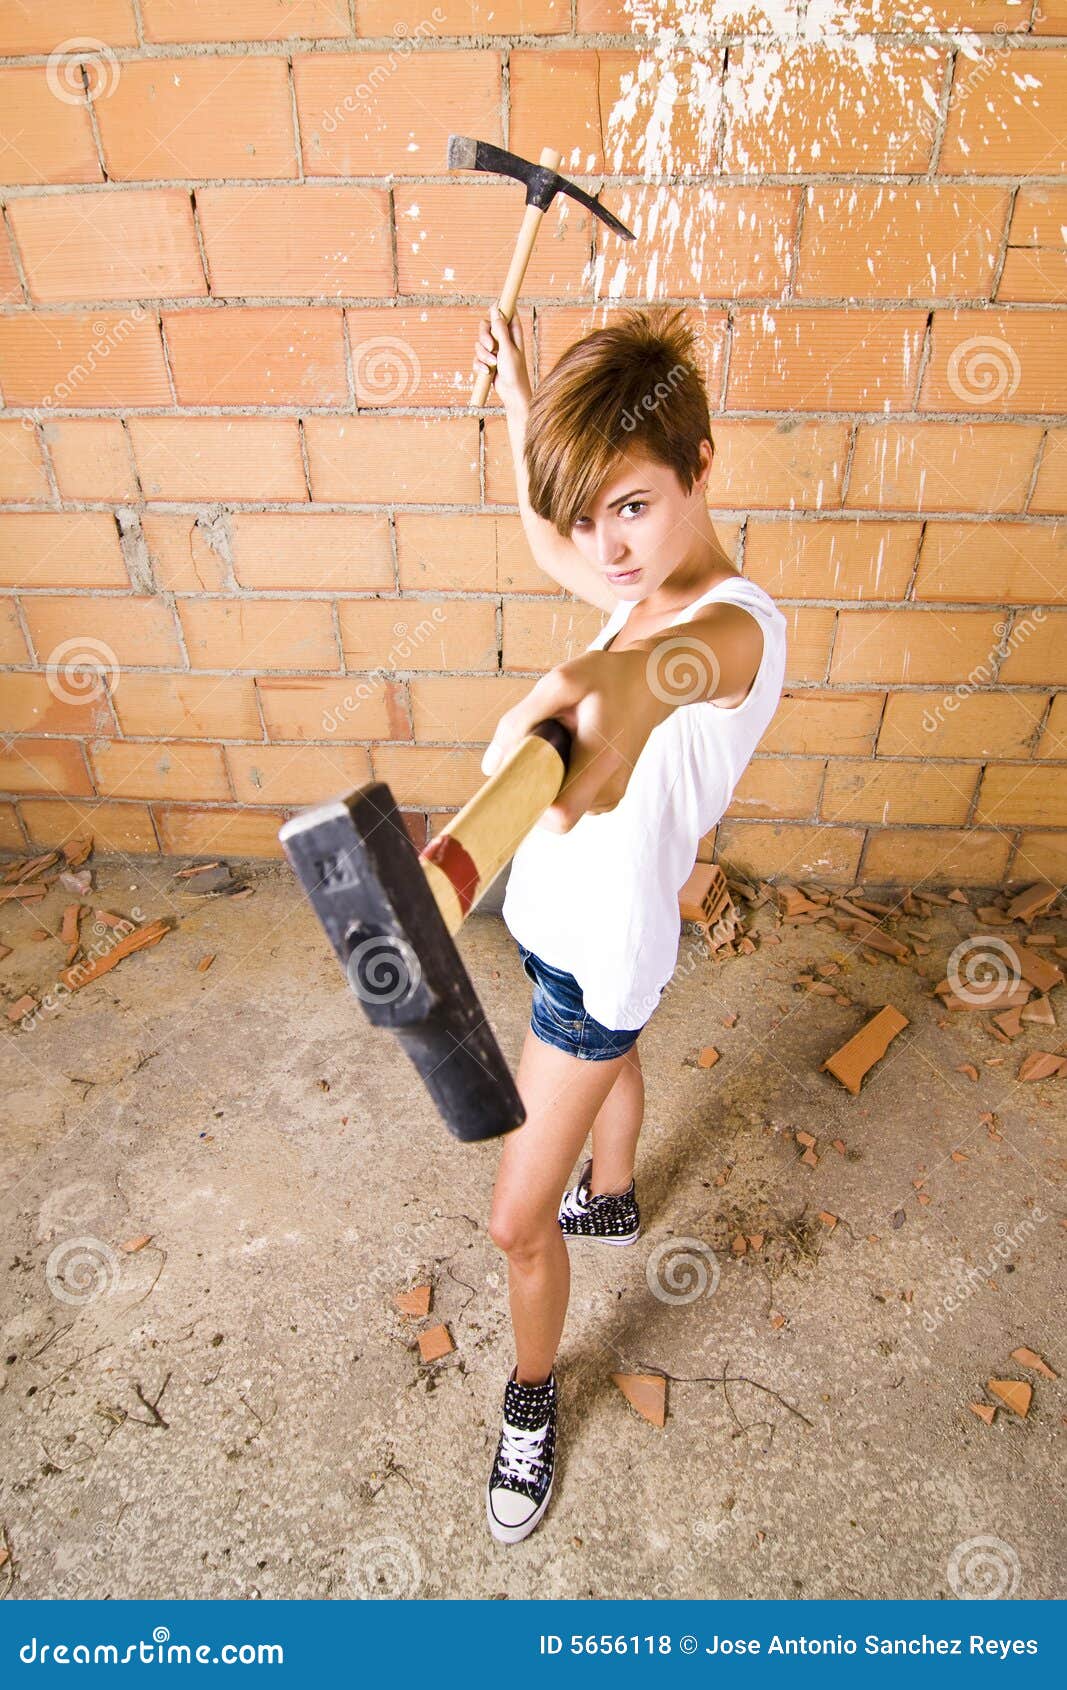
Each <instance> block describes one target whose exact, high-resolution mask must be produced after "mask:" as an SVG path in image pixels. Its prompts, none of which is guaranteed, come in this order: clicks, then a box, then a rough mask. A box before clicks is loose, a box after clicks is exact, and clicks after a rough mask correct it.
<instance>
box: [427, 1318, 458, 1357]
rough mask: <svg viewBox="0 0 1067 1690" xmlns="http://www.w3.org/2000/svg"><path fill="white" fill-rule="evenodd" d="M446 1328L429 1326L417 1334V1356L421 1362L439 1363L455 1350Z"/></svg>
mask: <svg viewBox="0 0 1067 1690" xmlns="http://www.w3.org/2000/svg"><path fill="white" fill-rule="evenodd" d="M455 1347H456V1346H455V1344H453V1342H452V1338H451V1335H450V1333H449V1330H448V1327H447V1326H431V1327H430V1330H429V1331H428V1332H420V1333H419V1354H420V1356H421V1357H422V1359H423V1361H439V1360H440V1358H441V1357H442V1356H446V1355H448V1354H449V1352H450V1351H451V1350H454V1349H455Z"/></svg>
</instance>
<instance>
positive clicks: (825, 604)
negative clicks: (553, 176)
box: [0, 0, 1067, 884]
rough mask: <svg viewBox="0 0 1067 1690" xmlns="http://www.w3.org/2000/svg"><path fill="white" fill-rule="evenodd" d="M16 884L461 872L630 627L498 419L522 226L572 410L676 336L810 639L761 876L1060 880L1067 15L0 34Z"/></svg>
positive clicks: (956, 10) (81, 9)
mask: <svg viewBox="0 0 1067 1690" xmlns="http://www.w3.org/2000/svg"><path fill="white" fill-rule="evenodd" d="M0 113H2V114H3V115H2V119H0V201H2V210H3V228H2V230H0V398H2V401H3V407H4V408H3V415H2V416H0V500H2V501H3V503H2V507H0V729H2V737H0V848H2V849H8V850H15V851H24V850H26V849H27V848H30V847H34V846H46V845H51V844H55V843H57V842H59V841H60V840H62V839H63V838H65V837H67V836H68V835H69V834H70V833H72V832H75V831H79V830H81V829H82V828H83V827H84V826H85V824H86V823H88V824H89V826H90V827H91V829H92V831H93V832H94V834H95V836H96V838H97V841H98V845H99V847H100V848H101V849H110V850H121V851H126V852H131V853H135V854H136V853H152V852H159V851H165V852H182V853H189V854H193V855H212V856H214V855H216V854H222V853H226V852H230V853H234V854H250V855H263V856H277V855H279V854H280V852H279V847H278V843H277V830H278V828H279V826H280V824H281V823H282V821H283V820H284V819H285V818H286V817H287V816H288V815H290V814H292V812H293V811H294V809H297V808H299V807H301V806H303V805H306V804H310V803H314V802H317V801H320V800H323V799H326V798H329V797H333V796H335V795H336V794H337V793H338V792H340V791H343V790H345V789H347V788H348V787H350V786H352V785H354V784H358V783H359V782H362V781H365V780H368V779H370V778H372V777H377V778H381V779H385V780H387V781H388V782H389V783H390V785H391V786H392V788H393V790H394V792H395V794H396V796H397V798H398V800H399V802H400V803H401V805H402V806H403V807H404V809H405V814H406V817H407V820H408V823H409V826H410V827H411V829H412V832H413V835H414V836H415V837H416V839H418V840H419V842H420V843H421V842H422V841H423V840H424V839H425V837H426V830H427V828H429V829H430V830H431V831H433V830H434V829H435V828H436V827H438V826H440V825H441V822H442V821H443V819H444V817H445V816H446V815H447V814H449V813H450V812H454V811H455V810H456V809H457V808H459V807H460V806H461V805H462V804H463V803H464V802H465V801H466V800H467V798H468V797H469V796H470V795H471V794H472V792H473V791H474V790H475V789H476V788H477V787H478V785H479V784H480V783H481V779H482V776H481V772H480V766H479V765H480V754H481V748H482V747H483V746H484V744H485V743H486V742H487V740H488V739H489V737H490V735H491V732H492V729H493V726H494V724H495V722H496V720H497V718H498V716H499V714H500V713H501V711H502V710H504V709H505V708H506V707H507V706H508V705H509V704H510V703H511V702H513V701H514V700H515V699H516V698H518V697H520V696H522V694H523V693H525V692H526V691H527V690H528V689H529V687H530V685H531V684H532V682H533V680H534V678H535V677H536V676H537V675H538V674H539V673H541V672H542V671H543V670H544V669H546V668H548V667H550V666H551V665H552V664H554V663H556V662H559V661H561V660H562V659H563V658H565V657H566V656H568V655H571V654H573V653H574V652H576V651H578V650H580V649H581V648H582V647H583V646H584V645H585V644H586V643H588V641H589V639H591V638H592V636H593V634H594V633H595V631H596V630H597V628H598V627H599V626H600V625H601V622H602V616H601V613H600V612H598V611H596V610H593V609H591V608H590V607H588V606H586V605H583V604H581V603H579V602H576V601H575V600H574V599H573V598H571V597H570V596H569V595H566V594H563V593H561V592H560V591H559V590H558V589H557V587H556V585H555V583H554V582H553V581H551V580H550V579H549V578H548V577H546V576H544V575H543V574H541V573H540V572H539V571H538V569H537V568H536V566H535V565H534V563H533V561H532V559H531V557H530V555H529V552H528V550H527V547H526V544H525V539H524V536H523V532H522V528H521V524H520V522H519V519H518V515H517V511H516V508H515V502H514V483H513V478H512V469H511V463H510V456H509V451H508V444H507V438H506V432H505V429H504V426H503V420H502V417H501V414H500V409H499V406H498V405H497V403H496V401H495V400H492V401H491V402H490V405H489V407H488V408H487V410H486V412H485V413H482V414H479V413H477V412H472V411H471V410H470V409H469V407H468V404H467V393H468V391H469V382H470V362H471V345H472V340H473V335H474V332H475V326H476V323H477V320H478V318H479V316H481V315H482V314H484V312H485V310H486V307H487V305H488V303H489V302H490V300H491V299H492V298H493V297H495V293H496V291H497V290H498V289H499V287H500V284H501V283H502V281H503V277H504V273H505V271H506V268H507V263H508V259H509V256H510V250H511V247H512V245H513V240H514V234H515V231H516V230H517V226H518V223H519V221H520V218H521V213H522V197H523V196H522V190H521V189H520V188H519V187H518V186H517V185H509V184H508V183H506V182H504V181H502V180H501V179H499V178H492V179H489V178H486V179H481V178H478V179H475V178H473V177H472V176H470V175H469V174H465V173H452V174H450V173H449V172H448V170H447V168H446V148H447V141H448V136H449V134H450V133H453V132H458V133H462V134H469V135H475V136H478V137H481V138H483V139H486V140H491V141H494V142H496V143H498V144H502V145H505V146H509V147H511V148H512V149H513V150H515V151H517V152H519V153H522V154H524V155H526V156H528V157H536V156H537V154H538V153H539V151H540V149H541V148H542V147H543V146H546V145H550V146H554V147H556V148H558V149H559V150H560V151H562V152H563V154H564V164H563V166H562V168H563V169H565V170H567V171H568V173H569V174H570V175H572V176H573V177H574V178H575V179H576V180H577V181H578V182H579V183H580V184H581V185H582V186H584V187H585V188H586V189H587V190H588V191H590V192H596V191H600V192H601V193H602V197H603V200H604V203H605V204H606V205H607V206H609V207H610V208H611V209H612V210H614V211H615V212H616V213H617V214H618V215H619V216H620V217H622V219H623V221H624V222H626V223H627V224H629V226H630V227H632V228H634V229H635V230H636V232H637V234H638V239H637V241H636V242H634V243H623V242H621V241H619V240H617V239H616V238H615V237H613V236H611V235H610V234H609V233H608V231H606V230H605V229H604V227H603V225H601V224H598V223H597V222H596V221H595V220H594V219H592V218H591V217H590V216H589V215H588V214H587V213H586V212H584V211H583V210H582V209H581V208H580V207H579V206H577V205H576V204H575V203H574V202H569V203H568V202H565V201H560V202H557V205H556V206H555V207H554V208H553V210H552V211H551V212H550V213H549V215H548V217H547V218H546V222H545V226H544V227H543V229H542V231H541V235H540V238H539V242H538V246H537V249H536V251H535V254H534V258H533V262H532V264H531V267H530V270H529V272H528V276H527V282H526V287H525V291H524V295H523V300H522V305H521V309H522V312H523V316H524V321H525V322H526V323H527V324H528V325H530V326H531V327H532V329H533V334H532V343H533V344H532V353H533V360H534V365H535V379H536V376H537V374H540V373H543V372H545V371H546V370H547V369H548V368H550V367H551V364H552V363H553V361H554V360H555V358H556V357H558V355H559V353H560V351H561V350H562V349H563V347H564V346H566V345H567V344H568V343H569V341H571V340H572V339H573V338H575V337H576V336H577V335H580V334H582V333H584V332H586V331H587V330H588V329H590V328H592V327H594V326H596V325H597V324H599V323H601V322H603V321H604V320H605V319H606V317H607V316H609V315H610V312H611V309H612V307H613V306H614V305H615V304H616V303H618V302H626V303H632V302H638V303H643V302H647V301H649V300H652V299H670V300H677V301H680V302H683V303H685V304H686V305H687V306H688V307H689V312H690V317H691V320H692V321H693V323H694V325H695V326H696V327H697V329H698V331H699V340H700V349H701V358H702V360H703V367H704V370H705V375H706V379H707V383H708V391H709V395H710V398H711V403H712V410H713V416H714V422H715V431H714V432H715V445H716V449H717V458H716V464H715V468H714V471H713V484H712V490H711V494H710V502H711V505H712V507H713V510H714V513H715V515H716V519H717V521H718V522H719V525H720V532H721V535H722V538H723V540H724V543H725V544H726V545H727V547H728V548H729V549H730V550H731V551H732V553H733V555H734V556H735V558H736V561H737V563H738V566H739V567H740V568H742V569H743V570H744V572H745V573H746V574H748V575H750V576H751V577H752V578H753V579H754V580H757V581H759V582H760V583H762V584H763V585H765V586H766V587H767V588H768V589H769V590H770V591H771V592H772V593H773V594H774V595H775V596H776V597H777V598H778V600H779V601H780V602H781V603H782V606H783V609H784V610H785V611H786V614H787V616H788V619H789V623H790V630H791V644H790V663H789V673H788V683H787V693H786V696H785V698H784V700H783V703H782V706H781V708H780V710H779V713H778V716H777V718H776V720H775V722H774V723H773V725H772V727H771V729H770V732H769V734H768V735H767V738H766V739H765V741H764V743H763V746H762V748H761V751H760V753H759V754H758V756H757V757H756V759H755V760H754V762H753V763H752V765H751V767H750V768H749V770H748V772H747V773H746V775H745V777H744V779H743V781H742V783H741V786H740V788H739V790H738V792H737V794H736V797H735V800H734V803H733V805H732V807H731V810H730V812H729V814H728V816H727V817H726V818H725V819H724V821H723V822H722V824H721V825H720V827H719V829H718V833H717V837H716V838H715V839H714V840H712V839H710V838H709V839H708V840H706V841H705V843H704V846H703V848H702V854H708V855H710V854H711V852H712V850H713V849H714V850H716V851H717V852H718V853H719V854H720V855H721V856H723V857H724V858H725V859H726V860H727V861H728V862H730V863H732V864H734V865H736V866H737V867H739V868H743V869H747V870H749V871H751V872H759V873H763V874H768V875H771V876H780V877H784V878H801V877H805V876H811V877H818V878H823V879H828V880H839V881H845V882H849V881H852V880H854V879H860V878H863V879H866V880H868V881H869V882H871V883H874V882H876V881H881V882H909V881H914V880H917V879H923V878H925V879H926V880H927V881H928V882H930V883H932V884H939V883H944V882H961V883H966V882H971V883H982V882H992V881H997V880H1000V879H1002V878H1009V879H1011V880H1014V881H1022V882H1028V881H1031V880H1034V879H1036V878H1037V877H1038V876H1039V875H1049V876H1052V877H1054V878H1058V879H1063V878H1064V877H1065V874H1067V780H1065V769H1064V762H1065V747H1067V709H1065V708H1064V705H1063V700H1062V697H1061V698H1059V699H1057V698H1056V694H1057V689H1058V688H1061V687H1062V686H1063V684H1064V681H1065V679H1067V607H1065V603H1064V600H1065V583H1067V526H1065V524H1067V416H1065V414H1064V413H1065V412H1067V398H1065V394H1067V380H1065V375H1067V335H1065V328H1067V323H1065V313H1064V299H1065V294H1067V251H1065V249H1067V186H1065V185H1064V170H1065V165H1067V6H1064V4H1063V3H1062V0H1020V3H1018V4H1013V3H1012V0H971V3H969V4H964V3H963V0H958V3H953V0H925V3H918V4H909V3H908V0H863V3H857V0H852V3H850V4H845V0H820V3H819V5H818V6H816V5H813V4H809V5H804V4H803V3H802V0H774V3H773V4H772V3H770V0H768V3H767V4H763V5H761V4H759V3H758V0H699V3H698V0H492V3H490V0H463V3H462V4H460V3H458V0H441V3H440V4H439V5H437V6H433V7H431V6H427V5H425V4H423V0H355V3H354V4H350V3H349V0H210V3H208V0H39V3H38V0H0Z"/></svg>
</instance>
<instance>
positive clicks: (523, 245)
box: [470, 147, 563, 405]
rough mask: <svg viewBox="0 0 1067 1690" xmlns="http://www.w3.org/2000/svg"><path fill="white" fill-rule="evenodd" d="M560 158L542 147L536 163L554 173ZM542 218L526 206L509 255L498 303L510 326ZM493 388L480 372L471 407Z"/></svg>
mask: <svg viewBox="0 0 1067 1690" xmlns="http://www.w3.org/2000/svg"><path fill="white" fill-rule="evenodd" d="M562 157H563V154H562V153H557V152H554V151H553V149H552V148H551V147H543V148H542V149H541V157H540V158H539V160H538V163H539V164H541V165H543V166H544V167H545V169H546V170H555V169H557V168H558V166H559V162H560V159H561V158H562ZM544 215H545V214H544V212H543V211H542V210H541V209H540V207H539V206H536V205H528V206H527V207H526V215H525V216H524V217H523V220H522V227H521V228H520V230H519V238H518V240H517V241H516V243H515V251H514V253H513V254H512V259H511V268H510V269H509V270H508V273H507V276H506V278H505V281H504V286H503V288H502V289H501V290H500V299H499V302H498V303H499V305H500V314H501V316H502V317H503V319H504V321H505V322H506V323H510V322H511V319H512V317H513V315H514V312H515V305H516V303H517V301H518V297H519V290H520V288H521V287H522V283H523V278H524V276H525V275H526V267H527V265H528V264H529V262H530V258H531V255H532V253H533V247H534V241H535V239H536V238H537V231H538V229H539V228H540V227H541V223H542V221H543V219H544ZM492 385H493V372H492V370H485V369H483V370H481V371H480V372H479V374H478V376H477V377H476V379H475V383H474V386H473V387H472V388H471V398H470V402H471V404H472V405H484V404H485V402H486V400H487V399H488V397H489V389H490V388H491V387H492Z"/></svg>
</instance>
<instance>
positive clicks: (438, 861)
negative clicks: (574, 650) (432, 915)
mask: <svg viewBox="0 0 1067 1690" xmlns="http://www.w3.org/2000/svg"><path fill="white" fill-rule="evenodd" d="M571 741H572V735H571V731H570V729H569V728H567V727H565V726H564V725H563V723H562V722H560V721H558V720H557V718H556V717H555V716H549V717H548V718H547V719H546V720H545V721H543V722H538V724H537V726H536V727H535V728H533V729H532V730H531V732H530V733H528V734H527V735H526V737H525V739H522V740H520V741H519V743H518V745H517V746H516V747H515V749H514V750H513V751H512V752H511V755H510V756H509V757H506V758H505V760H504V762H503V763H501V765H500V767H499V769H497V771H496V773H495V774H493V775H490V777H489V779H488V780H487V781H486V782H485V784H484V785H483V786H480V787H479V788H478V791H477V792H476V793H475V794H474V797H473V798H471V799H470V800H469V801H468V802H467V803H466V804H464V806H463V808H462V810H460V811H459V813H458V814H457V815H455V816H453V818H452V820H451V821H450V822H449V823H448V825H447V826H446V827H444V828H443V829H442V830H441V832H440V833H439V834H437V836H436V838H434V839H432V840H431V841H430V843H429V845H427V846H426V847H425V848H424V849H423V850H422V851H420V852H419V861H420V862H421V863H422V866H423V868H424V869H425V871H426V878H427V880H428V882H429V885H430V891H431V892H432V894H433V898H434V901H435V903H436V904H437V907H438V909H439V910H440V911H441V915H442V917H443V918H444V923H445V926H446V927H447V928H448V931H449V932H450V933H456V932H457V931H458V930H459V928H460V927H462V925H463V923H464V921H465V920H466V919H467V916H468V915H469V914H470V912H471V910H472V909H473V908H474V906H475V904H476V903H477V902H478V900H479V898H481V897H482V895H483V894H484V893H485V892H486V891H487V890H488V888H489V887H490V886H491V885H492V882H493V881H494V880H495V878H496V876H497V875H498V874H499V872H500V870H501V869H502V868H503V866H504V864H505V863H506V862H510V860H511V858H512V857H513V856H514V854H515V852H516V851H517V850H518V848H519V845H520V844H521V843H522V840H523V839H524V838H525V837H526V835H527V834H528V833H529V831H530V829H531V828H532V827H533V826H534V825H535V823H536V822H537V819H538V817H539V816H540V815H542V813H543V812H544V811H545V810H546V809H547V808H548V806H549V805H550V804H551V803H552V801H553V799H554V798H555V797H556V795H557V794H558V792H559V789H560V787H561V786H562V785H563V782H564V780H565V779H566V777H567V764H568V761H569V758H570V749H571Z"/></svg>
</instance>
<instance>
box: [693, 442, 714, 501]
mask: <svg viewBox="0 0 1067 1690" xmlns="http://www.w3.org/2000/svg"><path fill="white" fill-rule="evenodd" d="M714 458H715V445H714V442H713V441H712V440H711V439H709V437H708V436H707V435H705V436H704V439H703V440H702V441H701V442H700V471H699V473H698V475H697V478H696V481H695V483H694V487H695V488H699V489H700V490H701V491H703V490H704V488H705V487H706V486H707V484H708V477H709V476H710V474H711V466H712V462H713V460H714Z"/></svg>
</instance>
